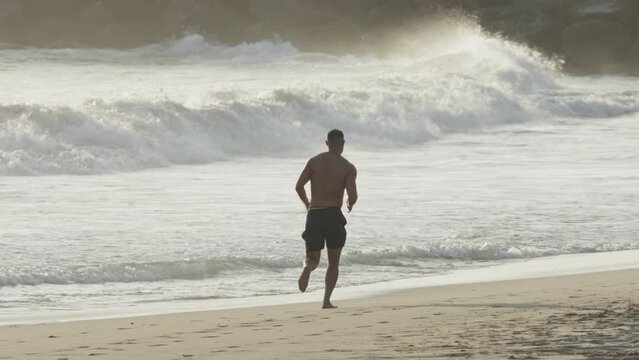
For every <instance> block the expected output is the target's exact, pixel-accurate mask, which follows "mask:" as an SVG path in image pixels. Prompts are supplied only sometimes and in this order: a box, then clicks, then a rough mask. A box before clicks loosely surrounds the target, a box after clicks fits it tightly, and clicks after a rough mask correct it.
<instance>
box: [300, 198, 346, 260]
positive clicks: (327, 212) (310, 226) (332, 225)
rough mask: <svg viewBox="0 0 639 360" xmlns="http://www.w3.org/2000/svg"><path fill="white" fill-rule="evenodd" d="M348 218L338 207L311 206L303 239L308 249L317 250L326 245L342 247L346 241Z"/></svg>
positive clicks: (328, 246)
mask: <svg viewBox="0 0 639 360" xmlns="http://www.w3.org/2000/svg"><path fill="white" fill-rule="evenodd" d="M345 225H346V218H345V217H344V214H342V210H341V209H340V208H338V207H327V208H311V209H310V210H309V211H308V213H307V214H306V229H305V230H304V232H303V233H302V239H304V241H305V242H306V251H307V252H308V251H317V250H322V249H323V248H324V241H326V247H327V248H329V249H341V248H342V247H344V243H345V242H346V229H345V228H344V226H345Z"/></svg>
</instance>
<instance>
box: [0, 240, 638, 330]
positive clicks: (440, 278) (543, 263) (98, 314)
mask: <svg viewBox="0 0 639 360" xmlns="http://www.w3.org/2000/svg"><path fill="white" fill-rule="evenodd" d="M628 269H639V250H622V251H613V252H600V253H582V254H564V255H554V256H548V257H539V258H532V259H516V260H510V261H508V262H505V263H502V264H498V265H492V266H487V267H476V268H469V269H459V270H454V271H452V272H450V273H446V274H440V275H433V276H427V277H420V278H409V279H399V280H391V281H386V282H378V283H372V284H365V285H356V286H349V287H343V288H340V287H339V283H338V287H337V288H336V289H335V292H334V296H333V299H334V300H335V301H344V300H357V299H366V298H371V297H376V296H385V295H392V294H394V293H398V292H403V291H407V290H412V289H426V288H432V287H442V286H444V287H445V286H455V285H469V284H479V283H491V282H498V281H512V280H524V279H536V278H547V277H553V276H567V275H577V274H587V273H599V272H608V271H619V270H628ZM342 276H348V274H347V269H346V270H344V275H342ZM293 285H296V284H293ZM311 285H312V287H311V286H309V288H312V289H313V290H312V291H309V292H306V293H290V294H281V295H268V296H255V297H249V298H230V299H214V300H200V301H180V302H167V303H152V304H143V305H139V306H129V307H119V308H109V309H94V310H75V311H60V310H54V311H32V312H30V313H29V314H20V315H16V316H12V317H5V318H0V327H4V326H11V325H37V324H56V323H65V322H75V321H91V320H107V319H121V318H131V317H140V316H158V315H166V314H180V313H190V312H201V311H218V310H233V309H244V308H256V307H268V306H274V305H281V304H288V305H296V304H307V303H314V302H318V301H320V300H321V298H322V294H323V269H318V271H316V272H315V273H314V275H313V276H312V279H311Z"/></svg>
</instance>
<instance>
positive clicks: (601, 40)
mask: <svg viewBox="0 0 639 360" xmlns="http://www.w3.org/2000/svg"><path fill="white" fill-rule="evenodd" d="M631 45H632V36H631V35H630V33H629V31H628V30H627V29H626V27H625V26H623V25H622V24H620V23H618V22H613V21H604V20H586V21H583V22H580V23H577V24H574V25H571V26H569V27H567V28H566V29H565V30H564V32H563V35H562V49H563V50H564V53H565V55H566V60H567V61H568V62H570V63H573V64H575V65H578V66H586V67H589V68H593V67H595V68H597V67H601V66H603V65H606V64H609V63H616V62H619V61H622V60H623V58H624V56H625V55H626V53H627V52H628V49H629V48H630V46H631Z"/></svg>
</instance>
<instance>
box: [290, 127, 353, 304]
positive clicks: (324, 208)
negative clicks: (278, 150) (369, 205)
mask: <svg viewBox="0 0 639 360" xmlns="http://www.w3.org/2000/svg"><path fill="white" fill-rule="evenodd" d="M326 145H327V146H328V151H327V152H325V153H321V154H319V155H317V156H315V157H312V158H311V159H310V160H309V161H308V163H307V164H306V167H304V170H302V173H301V174H300V177H299V179H298V180H297V185H295V191H297V194H298V195H299V197H300V199H301V200H302V202H303V203H304V206H305V207H306V209H307V210H308V212H307V215H306V228H305V230H304V233H303V234H302V238H303V239H304V241H305V242H306V261H305V262H304V270H302V275H300V278H299V281H298V285H299V288H300V291H302V292H304V291H306V287H307V286H308V280H309V278H310V276H311V272H312V271H313V270H315V268H317V265H318V264H319V260H320V254H321V251H322V249H323V248H324V242H326V247H327V253H328V268H327V269H326V282H325V286H326V287H325V289H324V304H323V306H322V308H323V309H332V308H335V307H336V306H334V305H333V304H331V294H332V293H333V289H334V288H335V284H336V283H337V277H338V275H339V257H340V255H341V253H342V247H344V243H345V241H346V229H345V228H344V226H345V225H346V218H345V217H344V215H343V214H342V210H341V208H342V202H343V199H344V190H346V192H347V194H348V203H347V208H348V212H351V210H352V209H353V205H355V202H356V201H357V188H356V186H355V178H356V177H357V169H355V166H354V165H353V164H351V163H350V162H348V160H346V159H344V158H343V157H342V152H343V151H344V133H342V132H341V131H340V130H337V129H334V130H331V131H329V132H328V136H327V140H326ZM309 180H310V181H311V201H309V200H308V197H306V191H305V190H304V185H305V184H306V183H307V182H308V181H309Z"/></svg>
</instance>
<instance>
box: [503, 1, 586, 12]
mask: <svg viewBox="0 0 639 360" xmlns="http://www.w3.org/2000/svg"><path fill="white" fill-rule="evenodd" d="M574 2H575V0H513V2H512V5H513V6H514V7H517V8H520V9H537V10H541V11H543V12H546V13H548V14H550V15H563V14H567V12H568V10H569V9H570V8H571V7H572V4H573V3H574Z"/></svg>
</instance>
